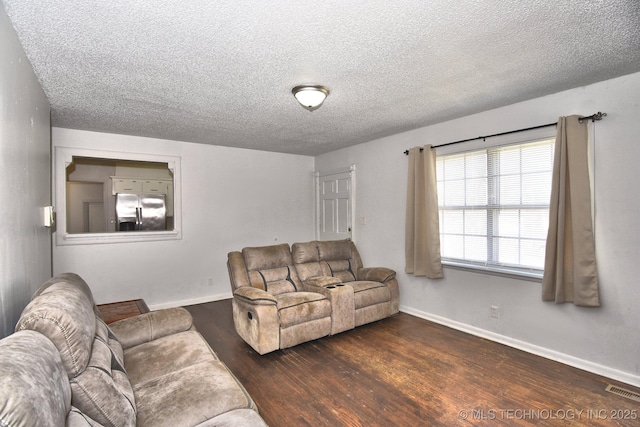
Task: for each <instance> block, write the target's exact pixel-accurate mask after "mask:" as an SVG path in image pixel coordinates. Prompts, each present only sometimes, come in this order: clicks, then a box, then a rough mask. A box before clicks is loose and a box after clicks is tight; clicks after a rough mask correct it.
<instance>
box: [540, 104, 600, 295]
mask: <svg viewBox="0 0 640 427" xmlns="http://www.w3.org/2000/svg"><path fill="white" fill-rule="evenodd" d="M579 118H580V117H579V116H569V117H560V120H559V121H558V133H557V136H556V145H555V158H554V165H553V179H552V187H551V202H550V205H549V231H548V234H547V249H546V254H545V266H544V276H543V279H542V300H543V301H555V302H556V303H557V304H560V303H564V302H573V303H574V304H575V305H580V306H587V307H598V306H599V305H600V298H599V296H598V273H597V270H596V256H595V244H594V238H593V223H592V219H591V191H590V186H589V170H588V156H587V141H588V139H587V138H588V137H587V121H585V122H583V123H580V122H579V120H578V119H579Z"/></svg>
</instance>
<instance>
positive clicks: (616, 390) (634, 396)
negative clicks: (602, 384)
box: [605, 384, 640, 402]
mask: <svg viewBox="0 0 640 427" xmlns="http://www.w3.org/2000/svg"><path fill="white" fill-rule="evenodd" d="M605 390H606V391H608V392H609V393H613V394H617V395H618V396H622V397H626V398H627V399H631V400H635V401H636V402H640V394H638V393H636V392H634V391H631V390H625V389H624V388H620V387H616V386H614V385H611V384H609V385H608V386H607V388H605Z"/></svg>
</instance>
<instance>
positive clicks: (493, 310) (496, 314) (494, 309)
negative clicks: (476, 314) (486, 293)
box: [491, 305, 500, 319]
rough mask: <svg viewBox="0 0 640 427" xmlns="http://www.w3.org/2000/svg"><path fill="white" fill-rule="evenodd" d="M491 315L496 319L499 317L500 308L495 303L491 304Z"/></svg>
mask: <svg viewBox="0 0 640 427" xmlns="http://www.w3.org/2000/svg"><path fill="white" fill-rule="evenodd" d="M491 317H493V318H494V319H498V318H499V317H500V309H499V308H498V306H497V305H492V306H491Z"/></svg>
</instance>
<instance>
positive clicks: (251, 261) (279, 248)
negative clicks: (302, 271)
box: [242, 243, 300, 295]
mask: <svg viewBox="0 0 640 427" xmlns="http://www.w3.org/2000/svg"><path fill="white" fill-rule="evenodd" d="M242 256H243V258H244V262H245V265H246V268H247V272H248V276H249V282H250V284H251V286H253V287H254V288H259V289H263V290H265V291H267V292H269V293H270V294H272V295H279V294H282V293H285V292H296V291H297V290H299V289H300V286H299V281H298V275H297V274H296V271H295V269H294V268H293V265H292V262H291V250H290V248H289V245H288V244H286V243H283V244H280V245H272V246H262V247H249V248H244V249H242Z"/></svg>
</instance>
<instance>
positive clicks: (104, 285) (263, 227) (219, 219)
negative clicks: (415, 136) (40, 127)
mask: <svg viewBox="0 0 640 427" xmlns="http://www.w3.org/2000/svg"><path fill="white" fill-rule="evenodd" d="M52 142H53V146H54V147H59V146H60V147H73V148H84V149H96V150H108V151H116V152H130V153H149V154H155V155H167V156H179V157H181V169H182V229H183V234H182V240H172V241H160V242H145V243H115V244H114V243H112V244H100V245H77V246H54V250H53V269H54V273H55V274H58V273H62V272H65V271H72V272H76V273H78V274H80V275H81V276H82V277H83V278H84V279H85V280H87V282H88V283H89V285H90V286H91V288H92V291H93V294H94V297H95V299H96V302H97V303H98V304H100V303H106V302H113V301H121V300H127V299H134V298H144V300H145V301H146V302H147V304H148V305H149V306H151V308H158V307H164V306H173V305H183V304H189V303H196V302H202V301H210V300H213V299H217V298H221V297H229V298H230V297H231V288H230V285H229V277H228V274H227V267H226V261H227V253H228V252H230V251H233V250H240V249H242V248H243V247H244V246H261V245H270V244H275V243H289V244H290V243H293V242H295V241H302V240H311V239H313V230H314V228H313V217H314V212H313V206H314V202H313V200H314V195H313V157H309V156H295V155H289V154H279V153H269V152H262V151H255V150H244V149H236V148H229V147H220V146H211V145H203V144H192V143H187V142H179V141H167V140H160V139H151V138H142V137H134V136H125V135H115V134H107V133H97V132H86V131H79V130H70V129H60V128H53V131H52ZM276 239H277V240H276ZM209 278H211V279H212V280H213V285H209V283H208V279H209Z"/></svg>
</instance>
